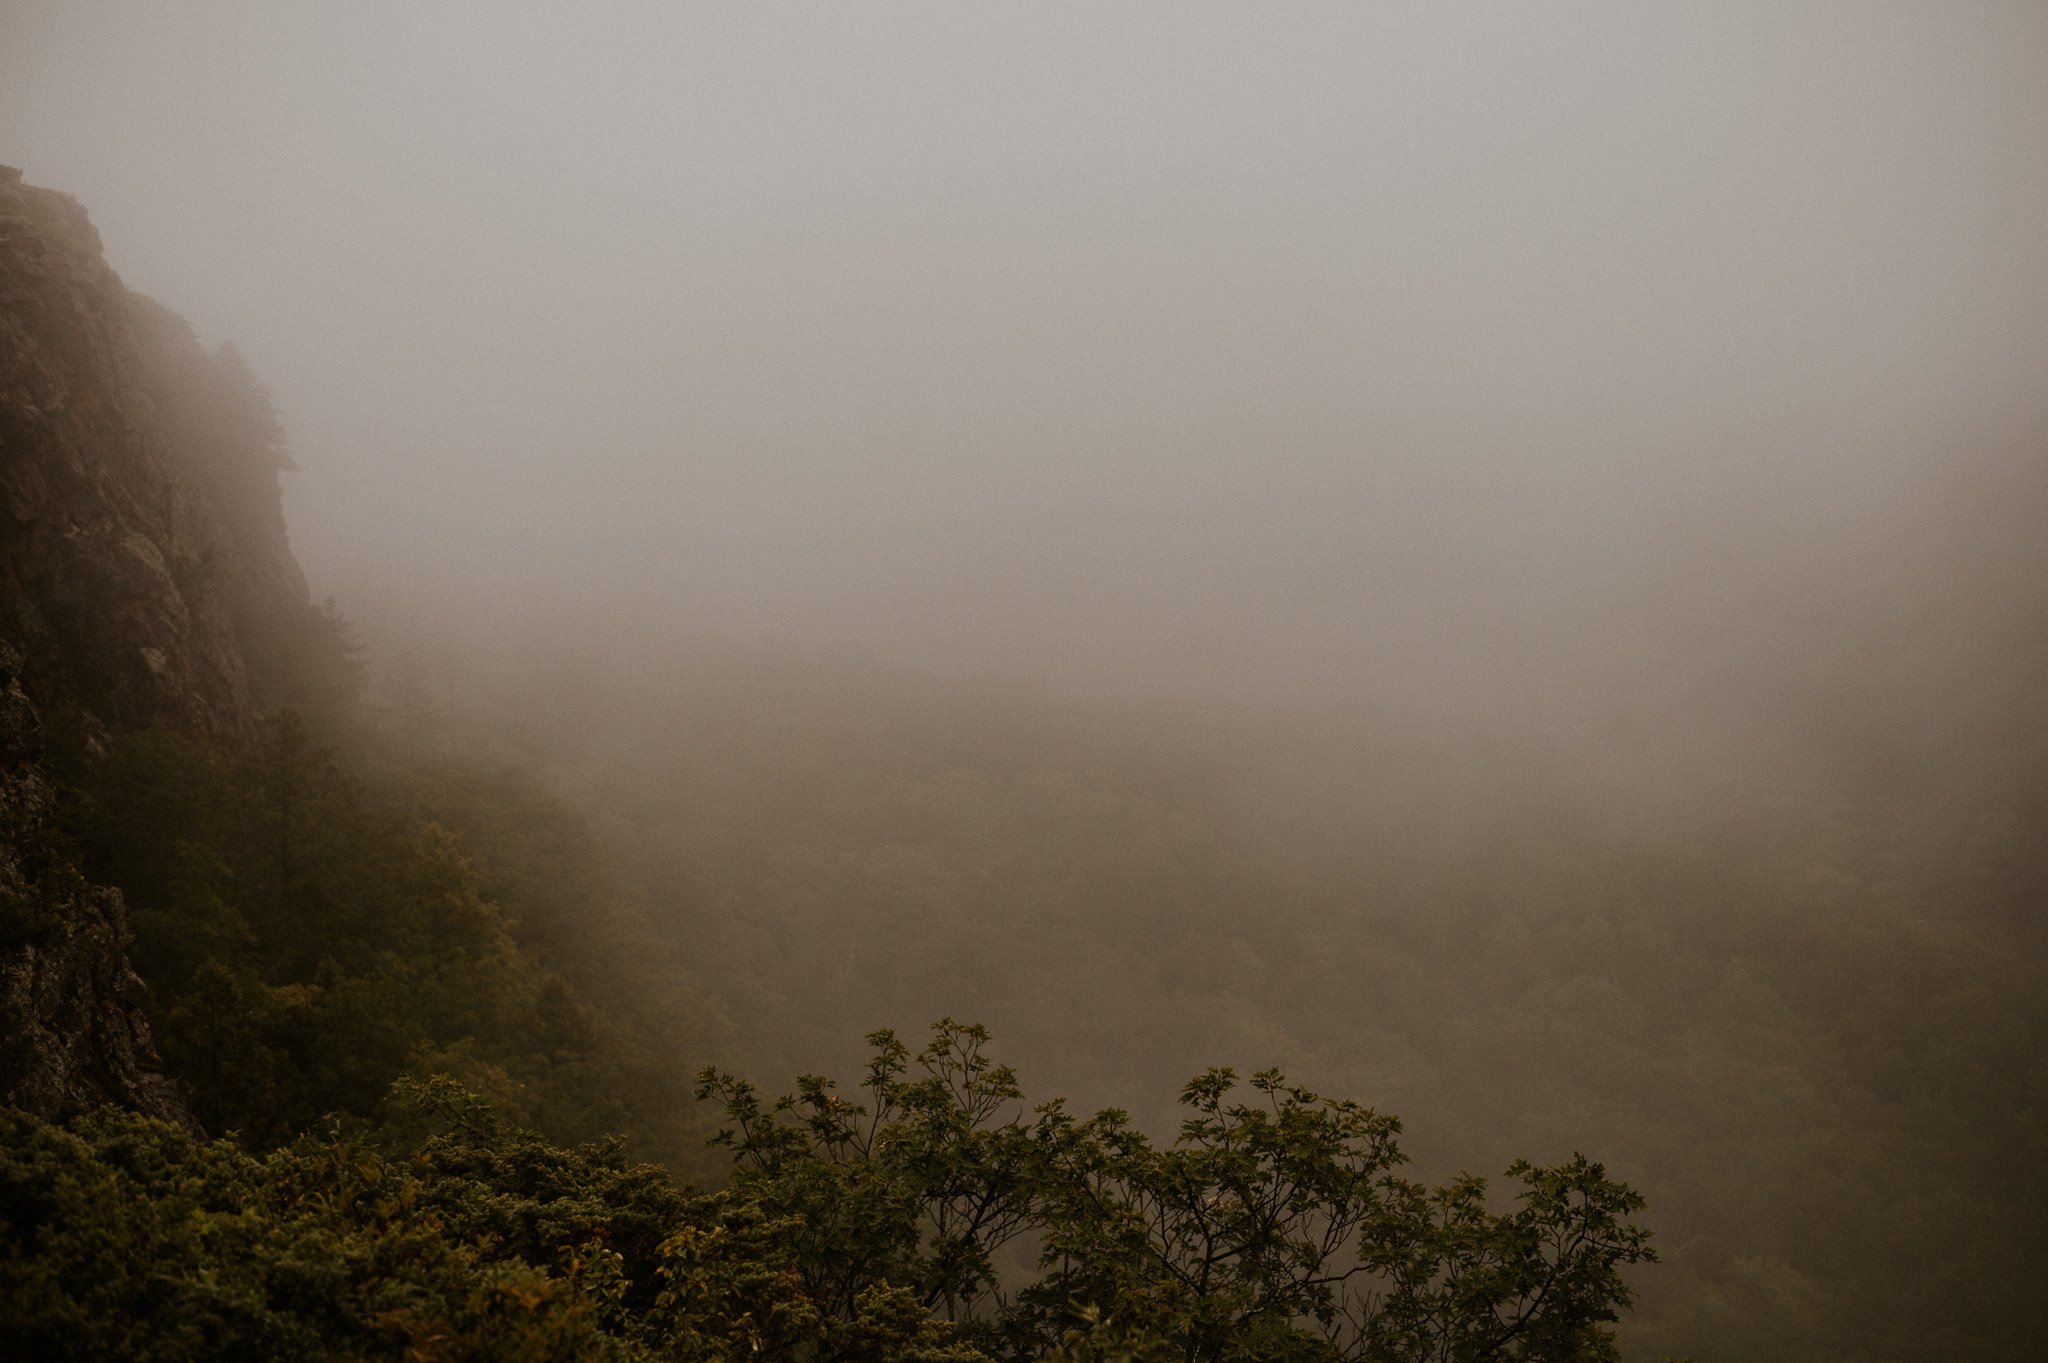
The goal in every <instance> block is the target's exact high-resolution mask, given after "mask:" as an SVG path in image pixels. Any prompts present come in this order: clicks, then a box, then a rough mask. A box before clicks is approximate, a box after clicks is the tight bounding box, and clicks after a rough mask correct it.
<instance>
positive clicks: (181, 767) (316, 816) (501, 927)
mask: <svg viewBox="0 0 2048 1363" xmlns="http://www.w3.org/2000/svg"><path fill="white" fill-rule="evenodd" d="M68 775H69V778H70V781H71V783H72V785H73V786H74V787H75V789H76V792H77V793H76V795H75V796H74V798H73V799H71V800H70V801H69V802H68V811H67V823H68V829H69V832H70V835H71V837H72V838H73V840H74V842H75V843H76V844H77V845H78V848H79V850H80V852H81V853H82V854H83V857H82V859H83V861H84V863H85V865H86V867H87V869H88V871H89V873H90V875H91V876H92V877H93V878H94V879H96V880H100V881H103V882H106V883H111V884H114V885H117V886H119V887H120V888H121V889H122V890H123V891H124V893H125V895H126V897H127V901H128V904H129V910H130V922H131V926H132V930H133V933H134V944H133V951H132V958H133V960H134V963H135V965H136V967H137V969H138V970H139V971H140V973H141V974H142V975H143V977H144V979H145V980H146V981H147V982H148V983H149V985H150V986H151V1000H152V1022H153V1025H154V1030H155V1034H156V1039H157V1042H158V1045H159V1048H160V1050H161V1052H162V1054H163V1057H164V1059H165V1061H166V1064H167V1065H168V1067H169V1070H170V1073H171V1074H172V1076H173V1077H174V1078H175V1079H177V1080H178V1081H179V1082H180V1084H181V1085H182V1086H183V1088H184V1089H185V1091H186V1093H187V1094H188V1096H189V1100H190V1103H191V1106H192V1109H193V1111H194V1113H195V1115H196V1116H198V1118H199V1119H200V1121H201V1122H202V1123H204V1124H205V1126H206V1127H207V1128H208V1129H209V1130H213V1131H228V1130H233V1131H238V1132H240V1133H242V1134H243V1135H244V1136H245V1137H246V1138H247V1139H249V1140H250V1141H252V1142H253V1143H254V1144H255V1145H257V1146H258V1147H262V1146H267V1145H271V1144H276V1143H280V1142H284V1141H287V1140H289V1139H290V1138H291V1137H292V1136H293V1135H294V1134H295V1133H297V1132H299V1131H302V1130H304V1129H306V1128H307V1127H308V1125H309V1124H311V1123H313V1122H314V1121H316V1120H317V1119H318V1118H320V1117H321V1116H322V1115H324V1114H326V1113H329V1112H337V1111H338V1112H344V1113H349V1114H353V1115H356V1116H362V1117H370V1116H375V1115H378V1114H379V1112H380V1110H381V1106H382V1103H383V1099H384V1095H385V1093H386V1092H387V1090H388V1089H389V1087H390V1085H391V1083H392V1082H393V1080H395V1079H397V1078H398V1077H399V1076H401V1075H404V1074H407V1073H428V1072H434V1071H445V1072H449V1073H452V1074H456V1075H458V1076H460V1077H461V1078H462V1079H463V1081H464V1082H465V1083H467V1084H469V1085H471V1086H472V1087H474V1088H476V1089H478V1090H480V1091H482V1092H485V1093H488V1094H489V1095H490V1096H491V1097H492V1099H493V1100H494V1101H496V1102H498V1103H500V1104H502V1105H503V1106H504V1107H505V1109H506V1110H507V1111H508V1112H512V1113H514V1114H516V1115H518V1116H519V1117H520V1118H521V1119H522V1120H533V1121H538V1122H541V1123H542V1124H543V1125H545V1126H546V1127H547V1128H548V1129H550V1130H551V1131H552V1132H554V1133H555V1134H557V1135H560V1136H564V1137H568V1138H575V1139H588V1138H591V1137H594V1136H596V1135H597V1134H599V1133H600V1132H601V1131H603V1130H604V1129H606V1128H611V1129H618V1128H622V1127H627V1126H634V1125H638V1126H642V1127H653V1126H661V1124H662V1122H663V1121H664V1120H665V1121H666V1123H667V1125H666V1127H664V1128H663V1131H664V1134H666V1135H667V1136H668V1137H669V1140H668V1144H667V1147H666V1148H667V1149H668V1150H670V1151H671V1152H673V1151H674V1150H675V1149H676V1147H677V1146H678V1144H679V1141H678V1140H677V1138H676V1134H677V1129H678V1128H679V1127H680V1126H681V1125H682V1123H681V1120H680V1117H679V1115H678V1114H679V1113H680V1112H681V1110H682V1109H683V1107H684V1105H685V1102H686V1096H685V1094H684V1093H683V1090H682V1087H681V1085H680V1084H679V1083H677V1082H675V1081H673V1080H671V1079H666V1078H664V1077H662V1076H661V1075H659V1074H657V1073H656V1071H657V1069H658V1067H657V1065H656V1064H655V1063H654V1062H653V1059H652V1055H653V1054H654V1053H655V1048H654V1047H651V1046H645V1045H643V1046H641V1047H639V1048H637V1049H635V1048H633V1047H630V1046H628V1045H627V1044H625V1043H624V1041H623V1040H622V1037H621V1032H622V1029H621V1028H620V1027H619V1026H617V1025H614V1024H613V1023H611V1022H610V1020H609V1019H608V1018H607V1017H606V1015H604V1014H603V1013H602V1012H601V1011H600V1010H598V1009H596V1008H593V1007H592V1006H591V1005H590V1004H588V1003H586V1002H585V1001H584V999H583V998H582V997H581V996H580V995H579V993H578V991H577V990H576V989H575V988H573V987H572V986H570V985H569V983H568V982H567V981H566V980H564V979H563V978H562V976H561V975H560V974H559V973H558V972H557V971H555V970H553V969H551V968H549V965H548V963H547V962H546V961H544V960H543V959H542V957H541V955H540V954H539V949H537V948H545V949H548V950H554V949H555V947H556V946H557V944H558V943H559V942H560V941H561V940H563V939H567V938H569V937H570V936H571V933H570V931H569V929H568V928H567V926H566V925H564V924H559V923H549V924H548V925H547V926H546V928H545V930H541V931H536V932H534V933H533V934H532V935H533V936H535V937H537V938H538V939H539V941H538V942H532V943H530V942H528V941H526V940H522V936H523V935H525V934H523V932H522V927H523V926H524V925H522V924H521V923H520V922H519V921H518V920H516V919H515V917H514V915H513V913H512V912H510V911H508V910H507V908H506V907H505V906H504V905H503V904H501V903H500V902H499V901H498V899H496V898H494V897H493V896H492V895H491V894H489V893H487V891H486V876H485V873H484V872H483V871H482V870H481V869H480V868H479V866H478V865H477V864H476V862H475V860H474V859H473V858H472V856H471V855H470V852H469V849H468V847H467V845H466V844H465V842H464V840H463V839H462V838H461V837H460V836H459V835H458V834H456V833H455V832H454V831H453V830H451V829H450V828H448V827H445V826H443V825H442V824H440V823H438V822H435V821H434V820H433V819H432V818H431V817H430V816H428V815H427V814H425V813H424V812H423V811H422V810H421V809H420V807H419V801H418V800H417V798H416V796H415V794H414V790H413V787H412V786H411V785H409V784H408V783H407V782H406V781H405V780H404V779H403V778H399V779H397V780H395V781H386V782H381V783H378V782H371V781H369V780H366V779H364V778H363V777H361V776H358V775H355V774H353V773H351V772H350V771H349V770H348V769H347V768H346V767H345V766H344V765H343V763H342V761H341V760H340V759H339V758H338V757H337V756H336V755H335V753H334V752H332V751H331V750H330V749H328V748H327V747H325V746H324V745H323V744H322V743H321V742H320V741H319V740H318V739H317V738H316V736H315V735H314V733H313V731H312V729H311V728H310V727H309V726H308V725H307V723H306V722H305V721H303V720H302V719H301V718H300V717H299V716H298V715H297V714H296V713H295V712H293V711H283V712H280V713H279V714H278V715H276V716H274V717H273V718H272V719H271V720H270V721H268V722H267V723H266V724H265V726H264V727H263V730H262V732H261V733H260V735H259V736H258V738H257V740H256V741H255V742H254V743H253V744H251V745H250V746H249V747H248V748H247V749H246V750H245V751H243V752H240V753H237V754H221V753H217V752H214V751H210V750H207V749H204V748H201V747H199V746H198V745H195V744H192V743H189V742H187V741H185V740H182V739H180V738H177V737H175V736H173V735H170V734H167V733H163V732H146V733H138V734H133V735H126V736H123V737H121V738H119V739H118V740H116V741H115V742H114V743H113V744H112V745H111V748H110V750H109V751H108V752H107V753H106V754H105V755H103V756H101V757H98V758H97V759H93V760H86V759H84V758H83V757H79V758H76V759H75V760H74V762H73V764H72V770H71V771H70V772H69V773H68ZM442 784H443V785H445V780H444V781H443V782H442ZM440 803H441V804H443V805H447V806H454V807H456V808H457V809H458V811H464V810H465V808H466V810H473V809H474V808H475V807H476V804H477V803H478V802H477V801H472V802H471V803H470V805H469V806H467V807H464V806H462V805H460V803H459V802H457V801H453V800H450V799H447V798H445V797H444V798H443V799H441V801H440ZM537 817H538V816H537V815H536V814H535V813H534V811H532V810H531V809H530V808H527V807H524V806H518V805H511V806H508V808H507V810H506V812H505V813H504V815H503V816H502V817H501V818H500V819H499V823H500V824H501V825H502V824H510V825H512V826H514V827H515V828H516V827H517V826H518V824H519V823H520V821H521V820H522V819H524V820H526V822H527V823H528V824H529V825H530V824H532V823H534V822H535V821H536V819H537ZM501 840H504V841H511V840H512V838H511V836H510V835H505V836H504V837H503V838H502V839H501ZM584 850H585V853H586V856H587V855H588V852H587V849H584ZM586 878H587V877H586ZM508 888H510V889H512V890H513V891H515V892H517V891H519V890H521V889H523V888H525V887H524V886H522V885H521V884H518V883H514V884H512V885H510V886H509V887H508ZM540 898H542V896H536V895H528V896H527V907H529V909H531V908H532V907H533V906H534V903H535V901H536V900H538V899H540ZM545 907H546V908H547V909H549V910H551V911H552V912H553V913H555V914H557V915H560V916H561V917H564V918H566V917H569V916H571V915H572V914H573V912H574V910H573V908H572V907H571V906H569V905H567V904H566V903H561V902H560V899H559V897H557V898H556V899H554V900H548V901H547V902H546V904H545ZM537 917H538V915H536V914H534V913H531V912H529V914H528V915H527V918H528V922H533V921H534V920H535V919H536V918H537ZM601 926H602V923H601V920H598V919H596V918H594V917H593V919H592V920H591V921H590V922H588V923H586V924H585V931H586V935H588V936H602V935H603V933H602V932H600V931H595V929H599V928H600V927H601ZM585 975H586V978H587V979H589V980H590V982H591V983H592V985H593V986H594V987H595V988H597V989H598V990H600V991H601V992H616V991H615V990H614V991H606V990H605V981H604V980H603V979H602V978H601V972H588V971H587V972H585ZM674 987H675V986H674V985H673V984H672V985H671V988H672V989H673V988H674ZM671 1022H673V1019H671ZM640 1025H641V1028H642V1034H645V1031H646V1029H647V1028H648V1027H649V1026H650V1025H651V1024H650V1023H648V1022H647V1021H646V1020H644V1019H643V1020H641V1024H640ZM669 1044H670V1045H671V1046H672V1045H673V1043H669ZM660 1053H662V1054H667V1052H666V1050H664V1051H662V1052H660ZM667 1068H668V1070H670V1071H672V1070H673V1068H674V1065H673V1063H672V1062H671V1063H670V1064H669V1065H668V1066H667ZM636 1113H639V1114H646V1115H647V1116H648V1117H649V1118H650V1119H651V1120H648V1121H645V1122H643V1123H634V1122H633V1121H632V1120H631V1118H632V1116H633V1115H635V1114H636Z"/></svg>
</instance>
